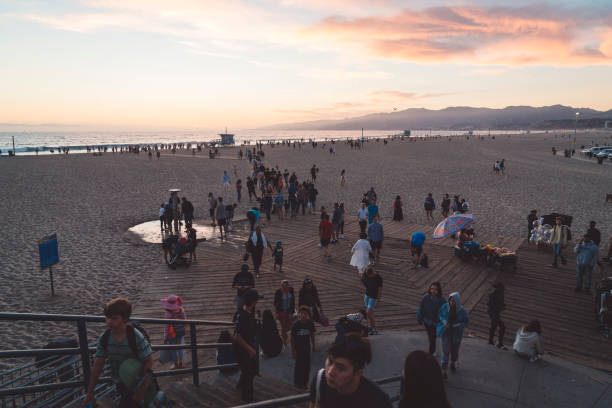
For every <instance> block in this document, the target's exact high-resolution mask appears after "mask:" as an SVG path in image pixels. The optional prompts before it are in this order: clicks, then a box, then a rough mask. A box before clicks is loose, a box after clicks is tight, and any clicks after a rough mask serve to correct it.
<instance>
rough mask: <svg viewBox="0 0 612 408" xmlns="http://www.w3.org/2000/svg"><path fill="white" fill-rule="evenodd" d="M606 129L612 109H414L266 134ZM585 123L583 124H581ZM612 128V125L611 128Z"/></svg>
mask: <svg viewBox="0 0 612 408" xmlns="http://www.w3.org/2000/svg"><path fill="white" fill-rule="evenodd" d="M576 112H579V113H580V115H579V116H578V127H580V128H584V127H585V125H587V124H589V127H603V125H604V123H605V121H606V120H612V109H610V110H608V111H598V110H595V109H590V108H573V107H571V106H563V105H553V106H542V107H533V106H508V107H505V108H503V109H492V108H472V107H468V106H456V107H448V108H445V109H440V110H432V109H424V108H411V109H406V110H401V111H396V112H389V113H373V114H369V115H365V116H359V117H354V118H346V119H340V120H317V121H310V122H298V123H284V124H278V125H272V126H266V127H264V128H261V129H264V130H359V129H361V128H364V129H376V130H402V129H430V128H431V129H448V130H465V129H487V128H490V129H498V130H505V129H509V130H511V129H555V128H568V127H570V128H573V127H574V124H575V123H574V122H575V118H576ZM581 121H582V123H581ZM609 126H612V124H609Z"/></svg>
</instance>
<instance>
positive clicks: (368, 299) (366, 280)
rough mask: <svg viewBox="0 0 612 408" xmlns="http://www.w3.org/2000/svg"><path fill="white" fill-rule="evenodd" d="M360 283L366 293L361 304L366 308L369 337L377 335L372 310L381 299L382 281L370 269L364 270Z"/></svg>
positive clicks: (372, 269) (380, 277)
mask: <svg viewBox="0 0 612 408" xmlns="http://www.w3.org/2000/svg"><path fill="white" fill-rule="evenodd" d="M361 283H363V286H365V288H366V293H365V295H364V296H363V303H364V304H365V307H366V313H367V316H368V322H370V330H369V334H370V335H376V334H378V331H377V330H376V321H375V320H374V310H375V309H376V306H378V302H380V298H381V297H382V287H383V279H382V276H380V275H379V274H378V273H377V272H376V271H375V270H374V268H372V267H369V268H368V269H366V271H365V273H364V274H363V276H362V277H361Z"/></svg>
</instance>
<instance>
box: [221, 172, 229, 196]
mask: <svg viewBox="0 0 612 408" xmlns="http://www.w3.org/2000/svg"><path fill="white" fill-rule="evenodd" d="M221 178H222V179H223V190H224V191H229V189H230V178H229V175H228V174H227V171H225V170H223V176H222V177H221Z"/></svg>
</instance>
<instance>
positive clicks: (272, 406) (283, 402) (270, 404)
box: [233, 376, 403, 408]
mask: <svg viewBox="0 0 612 408" xmlns="http://www.w3.org/2000/svg"><path fill="white" fill-rule="evenodd" d="M402 378H403V377H402V376H395V377H387V378H381V379H379V380H374V382H375V383H376V384H378V385H383V384H389V383H393V382H396V381H401V380H402ZM309 400H310V393H305V394H298V395H292V396H290V397H281V398H274V399H270V400H266V401H259V402H253V403H250V404H244V405H236V406H234V407H233V408H277V407H286V406H287V405H293V404H299V403H302V402H308V401H309ZM397 400H399V395H397V396H395V397H391V401H392V402H394V401H397Z"/></svg>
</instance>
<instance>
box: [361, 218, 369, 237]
mask: <svg viewBox="0 0 612 408" xmlns="http://www.w3.org/2000/svg"><path fill="white" fill-rule="evenodd" d="M366 225H368V222H367V221H366V220H359V228H360V229H361V233H362V234H365V230H366Z"/></svg>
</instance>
